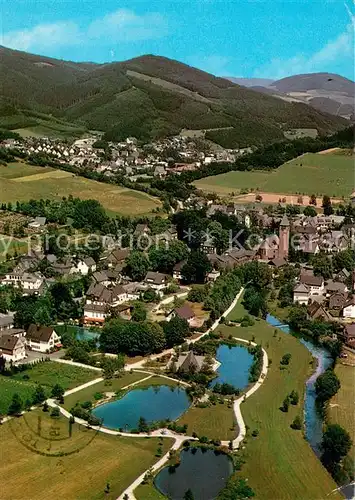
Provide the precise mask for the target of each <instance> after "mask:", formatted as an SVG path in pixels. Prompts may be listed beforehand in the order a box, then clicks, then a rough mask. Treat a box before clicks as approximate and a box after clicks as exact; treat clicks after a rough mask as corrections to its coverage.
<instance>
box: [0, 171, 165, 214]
mask: <svg viewBox="0 0 355 500" xmlns="http://www.w3.org/2000/svg"><path fill="white" fill-rule="evenodd" d="M0 192H1V194H2V198H1V201H2V202H3V203H8V202H10V201H11V202H16V201H17V200H19V201H28V200H30V199H31V198H32V199H39V198H45V199H46V198H49V199H61V198H62V197H63V196H68V195H72V196H74V197H77V198H81V199H84V200H85V199H94V200H98V201H99V202H100V203H102V205H103V206H104V207H105V208H106V209H107V211H108V213H110V214H114V215H116V214H118V213H120V214H124V215H139V214H148V213H150V212H151V211H152V209H154V208H156V207H158V206H160V202H159V200H158V199H156V198H154V197H153V196H150V195H148V194H146V193H141V192H140V191H134V190H132V189H127V188H124V187H121V186H115V185H111V184H105V183H103V182H97V181H93V180H91V179H85V178H84V177H79V176H76V175H75V174H72V173H70V172H65V171H63V170H55V169H53V168H49V167H46V168H41V167H36V166H32V165H27V164H25V163H11V164H9V165H8V166H7V167H5V166H1V167H0Z"/></svg>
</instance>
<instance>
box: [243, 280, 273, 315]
mask: <svg viewBox="0 0 355 500" xmlns="http://www.w3.org/2000/svg"><path fill="white" fill-rule="evenodd" d="M243 306H244V307H245V309H246V310H247V311H248V312H249V313H250V314H252V315H253V316H265V315H266V313H267V303H266V295H265V291H263V290H259V289H256V288H254V287H251V286H249V287H247V288H246V290H245V293H244V299H243Z"/></svg>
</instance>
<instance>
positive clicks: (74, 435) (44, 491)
mask: <svg viewBox="0 0 355 500" xmlns="http://www.w3.org/2000/svg"><path fill="white" fill-rule="evenodd" d="M0 439H1V443H2V449H3V450H6V460H3V461H2V469H1V470H2V474H3V475H4V477H6V478H7V479H6V481H3V484H2V487H1V491H2V493H1V496H2V498H9V499H10V498H13V499H17V500H22V499H23V500H25V499H28V498H31V499H36V500H40V499H43V500H44V499H48V498H58V499H63V500H68V499H74V498H75V499H87V498H91V499H104V498H105V499H110V500H111V499H116V498H117V497H118V496H119V495H120V494H121V493H122V491H124V490H125V489H126V488H127V487H128V486H129V485H130V484H131V483H132V482H133V481H134V480H135V479H136V478H137V477H138V476H139V475H140V474H142V473H143V472H144V471H145V470H146V469H148V468H149V467H151V466H152V465H153V464H154V463H155V462H156V461H157V460H158V458H156V457H155V454H156V452H157V449H158V447H159V439H158V438H149V439H144V438H125V437H120V436H110V435H106V434H103V433H101V432H96V431H94V430H89V429H87V428H86V427H85V428H84V427H81V426H79V425H78V424H73V426H72V429H71V432H70V433H69V425H68V419H66V418H65V417H59V418H51V417H50V416H49V415H48V413H43V412H42V411H41V410H37V411H32V412H30V413H26V414H25V415H24V416H23V417H20V418H18V419H13V420H11V421H10V422H6V423H5V424H4V425H2V426H1V428H0ZM171 444H172V443H171V439H168V438H166V439H164V440H163V444H162V445H161V448H162V452H163V453H166V451H167V450H168V449H169V447H170V446H171ZM105 490H106V492H105Z"/></svg>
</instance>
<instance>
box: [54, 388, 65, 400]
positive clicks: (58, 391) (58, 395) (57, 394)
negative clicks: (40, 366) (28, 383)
mask: <svg viewBox="0 0 355 500" xmlns="http://www.w3.org/2000/svg"><path fill="white" fill-rule="evenodd" d="M64 392H65V391H64V389H63V387H62V386H61V385H59V384H55V385H54V386H53V387H52V391H51V397H52V398H54V399H59V401H62V400H63V397H64Z"/></svg>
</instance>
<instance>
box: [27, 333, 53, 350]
mask: <svg viewBox="0 0 355 500" xmlns="http://www.w3.org/2000/svg"><path fill="white" fill-rule="evenodd" d="M26 343H27V347H30V348H31V349H32V350H33V351H38V352H47V351H50V350H51V349H53V347H55V345H56V344H58V343H60V337H59V335H57V333H56V332H55V331H53V333H52V335H51V337H50V339H49V340H48V342H37V341H35V340H32V339H30V338H26Z"/></svg>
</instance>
